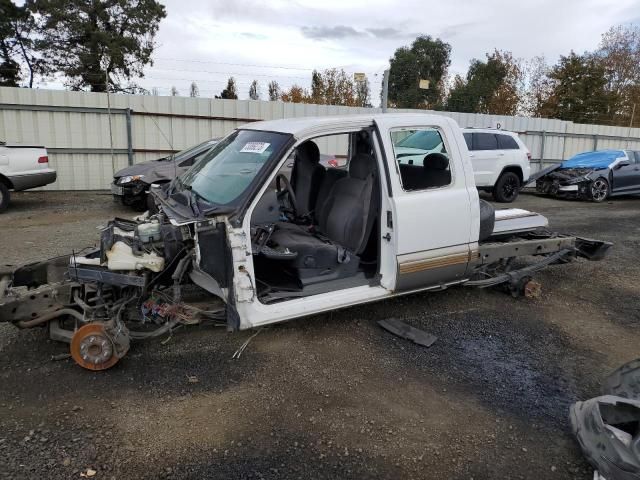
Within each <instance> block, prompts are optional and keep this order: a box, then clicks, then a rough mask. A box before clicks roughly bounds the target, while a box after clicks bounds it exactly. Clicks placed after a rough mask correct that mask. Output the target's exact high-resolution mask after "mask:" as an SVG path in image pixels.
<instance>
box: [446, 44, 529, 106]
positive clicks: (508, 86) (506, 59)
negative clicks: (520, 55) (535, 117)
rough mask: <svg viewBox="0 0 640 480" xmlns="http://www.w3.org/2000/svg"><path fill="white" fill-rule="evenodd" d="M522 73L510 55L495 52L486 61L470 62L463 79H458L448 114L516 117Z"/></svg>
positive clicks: (454, 85) (448, 101) (448, 104)
mask: <svg viewBox="0 0 640 480" xmlns="http://www.w3.org/2000/svg"><path fill="white" fill-rule="evenodd" d="M522 79H523V73H522V68H521V67H520V64H519V62H518V61H517V60H515V59H514V58H513V55H512V54H511V53H510V52H501V51H499V50H495V51H494V52H493V53H492V54H487V60H486V61H484V62H483V61H481V60H477V59H473V60H471V65H470V66H469V70H468V72H467V76H466V79H463V78H462V77H460V76H457V77H456V78H455V80H454V83H453V86H452V88H451V90H450V92H449V97H448V99H447V110H450V111H455V112H470V113H492V114H497V115H515V114H516V113H517V111H518V106H519V104H520V102H521V95H520V94H521V90H522V89H521V85H522Z"/></svg>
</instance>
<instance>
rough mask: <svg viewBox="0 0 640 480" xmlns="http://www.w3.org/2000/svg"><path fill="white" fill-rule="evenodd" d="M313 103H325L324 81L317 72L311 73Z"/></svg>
mask: <svg viewBox="0 0 640 480" xmlns="http://www.w3.org/2000/svg"><path fill="white" fill-rule="evenodd" d="M311 103H315V104H318V105H320V104H322V103H324V81H323V79H322V75H321V74H320V72H318V71H317V70H314V71H313V72H312V73H311Z"/></svg>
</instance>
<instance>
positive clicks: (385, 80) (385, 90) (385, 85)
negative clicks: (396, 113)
mask: <svg viewBox="0 0 640 480" xmlns="http://www.w3.org/2000/svg"><path fill="white" fill-rule="evenodd" d="M388 100H389V70H388V69H387V70H385V71H384V73H383V74H382V113H387V102H388Z"/></svg>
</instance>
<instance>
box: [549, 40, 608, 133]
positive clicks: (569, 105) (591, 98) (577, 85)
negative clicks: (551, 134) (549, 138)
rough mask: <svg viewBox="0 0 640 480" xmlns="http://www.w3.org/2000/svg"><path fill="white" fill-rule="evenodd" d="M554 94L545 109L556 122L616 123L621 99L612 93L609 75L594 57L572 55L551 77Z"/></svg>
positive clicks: (563, 61)
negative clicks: (617, 105)
mask: <svg viewBox="0 0 640 480" xmlns="http://www.w3.org/2000/svg"><path fill="white" fill-rule="evenodd" d="M549 78H550V80H551V82H552V87H551V88H552V91H551V95H550V97H549V99H548V100H547V102H546V103H545V105H544V106H543V107H544V108H545V110H546V111H548V112H550V113H551V116H552V117H554V118H559V119H562V120H571V121H574V122H578V123H606V124H612V123H614V121H615V114H616V104H617V101H618V97H617V95H616V93H615V92H613V91H611V90H610V89H609V88H608V86H609V83H610V81H609V79H608V77H607V71H606V69H605V67H604V66H603V65H602V62H601V61H600V60H599V59H598V58H596V57H594V56H593V55H589V54H585V55H577V54H576V53H574V52H571V53H570V54H569V55H568V56H566V57H564V56H563V57H560V61H559V62H558V64H557V65H556V66H554V67H553V69H552V70H551V72H550V73H549Z"/></svg>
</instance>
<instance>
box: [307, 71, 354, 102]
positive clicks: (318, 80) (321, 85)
mask: <svg viewBox="0 0 640 480" xmlns="http://www.w3.org/2000/svg"><path fill="white" fill-rule="evenodd" d="M304 101H305V103H315V104H319V105H346V106H354V105H356V104H357V100H356V86H355V84H354V82H353V80H352V79H351V77H350V76H349V75H347V73H346V72H345V71H344V70H342V69H340V70H338V69H337V68H329V69H327V70H324V71H322V72H318V71H317V70H314V71H313V73H312V74H311V93H310V94H308V95H306V98H305V99H304Z"/></svg>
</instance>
